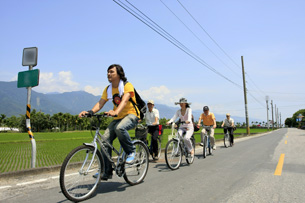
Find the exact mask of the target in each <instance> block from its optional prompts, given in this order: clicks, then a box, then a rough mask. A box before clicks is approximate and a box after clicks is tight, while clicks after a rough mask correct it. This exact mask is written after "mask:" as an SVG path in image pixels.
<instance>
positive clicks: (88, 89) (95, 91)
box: [84, 85, 103, 96]
mask: <svg viewBox="0 0 305 203" xmlns="http://www.w3.org/2000/svg"><path fill="white" fill-rule="evenodd" d="M84 90H85V91H86V92H88V93H91V94H93V95H95V96H99V95H102V91H103V89H102V88H101V87H92V86H90V85H87V86H85V88H84Z"/></svg>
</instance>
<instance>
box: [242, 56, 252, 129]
mask: <svg viewBox="0 0 305 203" xmlns="http://www.w3.org/2000/svg"><path fill="white" fill-rule="evenodd" d="M241 64H242V71H243V72H242V73H243V83H244V98H245V114H246V124H247V135H250V127H249V117H248V104H247V88H246V79H245V68H244V57H243V56H241Z"/></svg>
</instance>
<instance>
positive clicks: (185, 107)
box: [166, 98, 194, 156]
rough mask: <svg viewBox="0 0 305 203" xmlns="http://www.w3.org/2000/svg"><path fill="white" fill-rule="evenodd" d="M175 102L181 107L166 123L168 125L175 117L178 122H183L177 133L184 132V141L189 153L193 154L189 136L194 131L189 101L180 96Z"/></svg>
mask: <svg viewBox="0 0 305 203" xmlns="http://www.w3.org/2000/svg"><path fill="white" fill-rule="evenodd" d="M175 104H180V107H181V109H179V110H178V111H177V112H176V114H175V115H174V116H173V117H172V118H171V119H170V120H169V121H168V122H167V123H166V124H167V125H169V124H170V123H172V122H174V121H175V120H176V119H177V118H179V119H180V122H183V124H182V125H180V127H179V129H178V133H179V134H180V135H182V134H183V132H186V134H185V136H184V143H185V145H186V147H187V149H188V151H189V153H190V154H191V155H192V156H193V155H194V149H193V146H192V141H191V137H192V135H193V133H194V125H193V122H192V109H191V108H190V104H191V103H188V102H187V100H186V99H185V98H181V99H180V100H179V102H176V103H175Z"/></svg>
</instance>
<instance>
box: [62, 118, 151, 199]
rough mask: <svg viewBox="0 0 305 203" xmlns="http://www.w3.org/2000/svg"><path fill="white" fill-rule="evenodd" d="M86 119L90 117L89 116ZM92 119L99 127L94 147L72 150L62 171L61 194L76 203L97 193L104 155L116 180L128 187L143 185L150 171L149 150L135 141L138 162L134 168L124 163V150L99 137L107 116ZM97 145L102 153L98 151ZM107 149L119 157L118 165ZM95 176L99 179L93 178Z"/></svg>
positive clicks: (93, 142) (89, 144) (85, 144)
mask: <svg viewBox="0 0 305 203" xmlns="http://www.w3.org/2000/svg"><path fill="white" fill-rule="evenodd" d="M86 116H87V117H90V115H86ZM93 117H96V118H97V123H98V126H97V127H96V132H95V135H94V137H93V141H92V142H91V143H83V145H81V146H78V147H76V148H75V149H73V150H72V151H71V152H70V153H69V154H68V155H67V157H66V158H65V160H64V162H63V164H62V166H61V169H60V178H59V179H60V188H61V191H62V193H63V194H64V195H65V197H66V198H68V199H69V200H71V201H74V202H78V201H83V200H86V199H88V198H90V197H91V196H92V195H93V194H94V192H95V191H96V189H97V187H98V185H99V183H100V179H101V174H102V173H103V171H104V167H105V164H104V163H105V162H104V158H103V156H102V152H103V153H104V154H105V155H106V157H107V159H108V160H109V161H110V162H111V164H112V167H113V168H114V169H115V172H116V174H117V176H118V177H123V178H124V179H125V181H126V182H127V183H128V184H129V185H137V184H139V183H141V182H142V181H143V180H144V178H145V176H146V174H147V171H148V167H149V161H148V156H149V155H148V149H147V147H146V145H145V144H144V143H143V142H142V141H140V140H135V141H133V144H134V146H135V154H136V155H135V159H134V161H133V163H132V164H127V163H125V160H126V157H127V155H126V153H125V152H123V150H122V146H120V150H119V151H118V150H116V149H115V148H114V147H113V146H112V145H111V144H110V143H108V142H107V141H106V138H104V137H103V136H102V135H101V134H100V128H99V126H100V124H101V119H102V118H103V117H107V116H106V115H100V114H95V115H93ZM98 145H99V146H100V149H101V150H100V149H98ZM105 146H108V147H110V148H111V149H112V151H114V152H115V153H116V154H117V156H118V157H117V161H116V163H115V161H114V160H113V159H112V157H111V155H110V154H109V153H108V152H107V150H106V148H105ZM101 151H102V152H101ZM94 174H97V175H95V176H94Z"/></svg>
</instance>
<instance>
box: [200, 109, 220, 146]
mask: <svg viewBox="0 0 305 203" xmlns="http://www.w3.org/2000/svg"><path fill="white" fill-rule="evenodd" d="M201 121H202V123H203V125H205V126H211V129H210V140H211V145H212V146H213V149H214V150H215V149H216V145H215V138H214V129H215V128H216V119H215V116H214V114H213V113H212V112H210V110H209V107H208V106H204V107H203V113H202V114H201V115H200V117H199V121H198V127H200V123H201ZM205 132H206V129H205V128H202V130H201V143H200V145H201V146H203V136H204V134H205Z"/></svg>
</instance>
